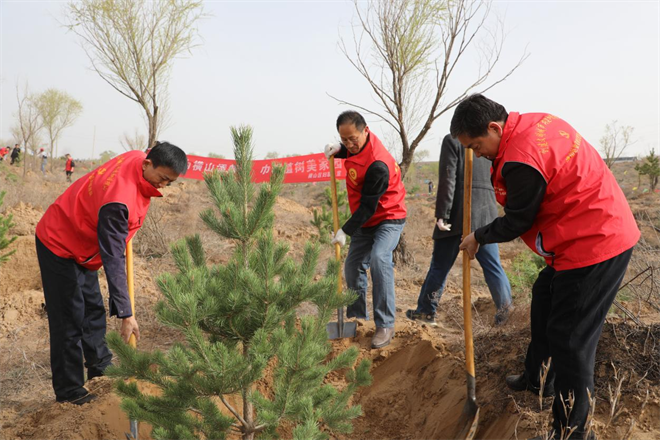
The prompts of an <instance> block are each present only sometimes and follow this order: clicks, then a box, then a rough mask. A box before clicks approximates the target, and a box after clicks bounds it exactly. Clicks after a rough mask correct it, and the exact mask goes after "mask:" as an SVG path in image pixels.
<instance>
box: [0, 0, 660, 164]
mask: <svg viewBox="0 0 660 440" xmlns="http://www.w3.org/2000/svg"><path fill="white" fill-rule="evenodd" d="M361 5H362V6H363V5H364V4H363V3H362V4H361ZM64 6H65V2H60V1H28V0H26V1H5V0H1V1H0V52H1V53H0V140H2V141H4V142H7V143H8V142H10V141H11V127H12V125H14V124H15V123H16V116H15V115H16V112H17V100H16V84H17V83H20V84H21V85H22V84H24V83H25V82H26V81H27V83H28V85H29V88H30V90H31V91H32V92H40V91H44V90H46V89H48V88H57V89H60V90H63V91H66V92H67V93H68V94H70V95H71V96H73V97H74V98H76V99H77V100H79V101H80V102H81V103H82V105H83V113H82V114H81V116H80V117H79V118H78V120H77V121H76V122H75V124H74V125H73V126H71V127H70V128H68V129H66V130H65V131H64V132H63V134H62V136H61V139H60V142H59V153H60V154H61V155H62V154H64V153H70V154H72V156H73V157H75V158H79V159H83V158H90V157H92V155H93V156H95V157H98V155H99V153H101V152H102V151H107V150H110V151H114V152H115V153H121V152H123V150H122V147H121V145H120V142H119V139H120V138H121V137H122V136H123V135H124V134H125V133H127V134H131V135H132V134H133V133H134V132H135V131H136V130H137V131H139V132H141V133H143V134H146V132H147V129H146V122H145V119H144V117H143V116H142V113H141V111H142V110H141V109H140V108H139V106H138V105H137V104H136V103H135V102H133V101H131V100H129V99H127V98H126V97H124V96H122V95H120V94H119V93H118V92H116V91H115V90H114V89H112V88H111V87H110V86H109V85H108V84H107V83H105V82H104V81H103V80H102V79H101V78H100V77H99V76H98V74H96V73H95V72H93V71H92V70H91V69H90V62H89V60H88V58H87V56H86V55H85V53H84V51H83V50H82V48H81V46H80V44H79V40H78V38H77V37H76V36H75V35H74V34H72V33H70V32H67V30H66V29H64V28H63V27H62V26H61V24H60V22H61V21H62V20H63V8H64ZM204 7H205V10H206V12H208V13H209V14H210V16H209V17H208V18H206V19H204V20H203V21H202V22H201V23H200V25H199V33H200V41H199V42H200V45H199V47H197V48H195V49H193V51H192V53H191V54H190V55H186V56H185V57H182V58H178V59H176V60H175V61H174V64H173V70H172V75H171V80H170V83H169V113H170V115H169V118H170V124H169V126H167V127H166V128H165V129H164V130H162V132H161V135H160V136H159V139H160V140H167V141H169V142H171V143H173V144H175V145H178V146H180V147H181V148H183V149H184V151H186V152H187V153H189V154H198V155H208V154H209V153H215V154H222V155H224V156H226V157H232V146H231V137H230V131H229V127H230V126H235V125H241V124H249V125H251V126H252V127H253V128H254V142H255V158H256V159H261V158H263V157H264V156H265V155H266V154H267V153H269V152H277V153H278V154H279V155H280V156H285V155H298V154H309V153H316V152H321V151H322V150H323V146H324V145H325V144H327V143H330V142H334V141H337V140H338V137H337V133H336V129H335V120H336V117H337V115H338V114H339V113H340V112H342V111H344V110H347V109H349V108H351V107H348V106H345V105H339V104H338V103H337V102H336V101H335V100H333V99H332V98H331V97H330V96H329V95H333V96H336V97H338V98H340V99H343V100H345V101H349V102H352V103H355V104H358V105H360V106H363V107H366V108H370V109H374V110H379V108H378V107H377V104H376V101H375V99H374V96H373V94H372V93H371V92H370V89H369V87H368V85H367V82H366V81H365V80H364V79H363V78H362V77H361V76H360V75H359V74H358V73H357V72H356V71H355V69H354V68H353V67H352V66H351V64H350V63H349V62H348V60H347V59H346V58H345V56H344V55H343V54H342V53H341V51H340V49H339V46H338V42H339V40H340V38H342V37H343V38H344V39H347V40H351V39H352V33H351V32H352V23H353V22H354V20H355V9H354V6H353V3H352V2H350V1H343V0H342V1H208V2H205V4H204ZM498 18H500V19H503V20H504V27H505V30H506V32H507V40H506V43H505V47H504V52H503V55H502V59H501V61H500V68H499V69H497V70H496V71H495V72H494V74H493V76H492V78H493V79H497V78H498V77H499V76H501V75H502V74H503V73H504V72H505V71H506V70H507V68H509V67H511V66H513V65H515V64H516V62H517V61H518V59H519V58H520V57H521V55H522V54H523V53H525V51H527V52H528V53H529V58H528V59H527V60H526V61H525V62H524V63H523V64H522V66H521V67H520V68H519V69H517V70H516V71H515V72H514V73H513V75H511V76H510V77H509V78H508V79H507V80H506V81H504V82H503V83H500V84H499V85H497V86H495V87H494V88H493V89H491V90H490V91H489V92H487V93H486V96H488V97H489V98H491V99H493V100H495V101H498V102H500V103H501V104H503V105H504V106H505V107H506V108H507V110H508V111H517V112H520V113H526V112H547V113H552V114H554V115H556V116H558V117H560V118H562V119H564V120H566V121H568V122H569V123H570V124H571V125H572V126H573V127H574V128H575V129H577V130H578V131H579V132H580V133H581V134H582V136H583V138H585V139H586V140H587V141H589V142H590V143H591V144H592V145H594V146H595V147H597V148H598V146H599V141H600V138H601V137H602V136H603V134H604V132H605V126H606V124H609V123H611V122H612V121H615V120H616V121H618V122H617V123H618V125H620V126H632V127H634V134H633V140H634V144H633V145H632V146H631V147H630V148H629V150H628V151H627V152H626V155H643V154H646V153H647V152H648V151H649V149H651V148H655V149H656V151H660V146H659V145H658V144H659V142H660V141H659V140H660V91H659V90H660V2H659V1H658V0H654V1H496V2H494V3H493V12H492V13H491V16H490V17H489V21H488V24H489V26H493V25H494V24H495V23H496V19H498ZM477 64H478V55H477V53H476V51H468V52H466V53H465V57H464V62H463V63H462V64H461V65H460V67H459V68H458V69H457V71H456V72H455V75H454V76H453V77H452V79H450V83H449V87H448V92H447V95H446V96H447V98H446V99H447V100H448V101H450V100H452V99H453V97H455V96H457V95H460V94H461V93H462V92H463V90H464V85H465V84H467V83H468V82H469V81H470V80H471V79H472V78H474V76H475V75H476V69H477ZM474 91H477V90H474ZM452 114H453V110H450V111H449V112H447V113H446V114H445V115H443V116H442V117H440V118H439V119H438V120H436V121H435V123H434V125H433V128H432V130H431V131H430V132H429V133H428V134H427V136H426V138H425V140H424V141H423V143H422V144H421V145H420V147H419V150H427V151H428V152H429V157H428V160H437V159H436V158H437V157H438V156H439V152H440V141H441V140H442V138H443V137H444V135H445V134H446V133H447V132H448V131H449V123H450V121H451V115H452ZM365 117H366V119H367V123H368V125H369V127H370V128H371V130H372V131H373V132H374V133H376V134H377V135H378V136H379V137H380V138H381V139H382V140H384V141H385V143H386V144H388V143H391V140H393V139H395V137H394V133H393V132H392V129H391V128H390V127H389V126H388V125H387V124H385V123H383V122H382V121H380V120H378V119H377V118H375V117H373V116H369V115H366V114H365ZM44 139H45V137H44ZM44 144H45V140H44Z"/></svg>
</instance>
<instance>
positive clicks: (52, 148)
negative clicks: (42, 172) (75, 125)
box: [50, 139, 55, 173]
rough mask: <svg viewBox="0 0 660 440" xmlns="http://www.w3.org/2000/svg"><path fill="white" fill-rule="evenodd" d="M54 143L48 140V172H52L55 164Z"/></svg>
mask: <svg viewBox="0 0 660 440" xmlns="http://www.w3.org/2000/svg"><path fill="white" fill-rule="evenodd" d="M54 159H55V142H54V141H53V140H52V139H51V140H50V172H51V173H52V172H53V165H54V162H55V160H54Z"/></svg>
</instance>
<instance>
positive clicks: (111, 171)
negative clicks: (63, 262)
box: [37, 151, 162, 270]
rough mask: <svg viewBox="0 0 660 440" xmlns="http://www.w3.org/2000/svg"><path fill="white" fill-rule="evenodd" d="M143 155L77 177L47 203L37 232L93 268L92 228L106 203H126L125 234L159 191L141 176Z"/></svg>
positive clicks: (97, 263) (62, 253)
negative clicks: (55, 197)
mask: <svg viewBox="0 0 660 440" xmlns="http://www.w3.org/2000/svg"><path fill="white" fill-rule="evenodd" d="M145 158H146V154H144V153H143V152H142V151H129V152H128V153H124V154H122V155H120V156H117V157H115V158H114V159H112V160H111V161H109V162H107V163H105V164H103V165H101V166H100V167H98V168H97V169H95V170H94V171H92V172H90V173H88V174H86V175H85V176H83V177H81V178H80V179H78V180H76V181H75V182H74V183H73V184H72V185H71V186H70V187H69V188H68V189H67V190H66V191H64V193H63V194H62V195H61V196H59V197H58V198H57V200H55V203H53V204H52V205H50V206H49V207H48V209H47V210H46V213H45V214H44V216H43V217H42V218H41V220H40V221H39V223H38V224H37V237H38V238H39V240H41V242H42V243H43V244H44V245H45V246H46V247H47V248H48V249H50V251H51V252H53V253H54V254H55V255H57V256H58V257H62V258H68V259H73V260H75V261H76V263H78V264H80V265H81V266H84V267H86V268H87V269H91V270H98V269H99V268H100V267H101V266H102V263H101V256H100V255H99V241H98V235H97V232H96V228H97V225H98V221H99V210H100V209H101V208H102V207H103V206H104V205H107V204H108V203H121V204H123V205H126V207H127V208H128V237H127V238H126V242H127V243H128V240H130V239H131V238H132V237H133V235H135V233H136V232H137V231H138V229H140V227H141V226H142V224H143V222H144V217H145V216H146V214H147V210H148V209H149V203H150V201H151V197H161V196H162V194H161V193H160V192H159V191H158V190H157V189H156V188H154V187H153V186H152V185H151V184H150V183H149V182H147V181H146V180H145V179H144V177H143V176H142V162H143V161H144V159H145Z"/></svg>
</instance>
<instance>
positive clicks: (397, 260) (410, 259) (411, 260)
mask: <svg viewBox="0 0 660 440" xmlns="http://www.w3.org/2000/svg"><path fill="white" fill-rule="evenodd" d="M392 259H393V260H394V264H395V265H399V266H412V265H413V264H415V256H414V255H413V254H412V253H411V252H410V251H409V250H408V244H407V243H406V234H405V232H404V233H402V234H401V238H399V244H397V245H396V248H394V252H392Z"/></svg>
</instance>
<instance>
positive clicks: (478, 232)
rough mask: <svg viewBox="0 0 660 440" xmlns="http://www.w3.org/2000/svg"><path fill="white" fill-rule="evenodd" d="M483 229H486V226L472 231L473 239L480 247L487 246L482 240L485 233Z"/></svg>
mask: <svg viewBox="0 0 660 440" xmlns="http://www.w3.org/2000/svg"><path fill="white" fill-rule="evenodd" d="M485 228H486V226H484V227H482V228H479V229H477V230H476V231H474V239H475V240H477V243H479V244H480V245H484V244H488V243H486V242H485V240H484V234H485V232H486V231H485Z"/></svg>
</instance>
